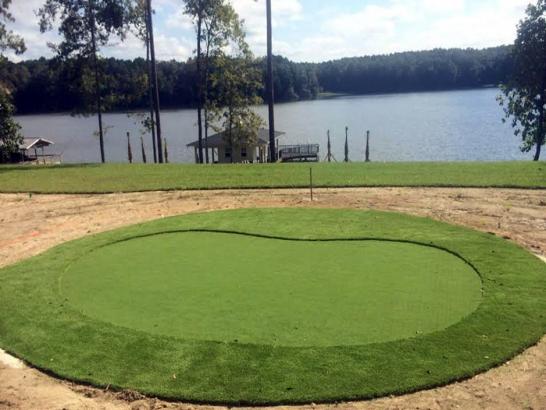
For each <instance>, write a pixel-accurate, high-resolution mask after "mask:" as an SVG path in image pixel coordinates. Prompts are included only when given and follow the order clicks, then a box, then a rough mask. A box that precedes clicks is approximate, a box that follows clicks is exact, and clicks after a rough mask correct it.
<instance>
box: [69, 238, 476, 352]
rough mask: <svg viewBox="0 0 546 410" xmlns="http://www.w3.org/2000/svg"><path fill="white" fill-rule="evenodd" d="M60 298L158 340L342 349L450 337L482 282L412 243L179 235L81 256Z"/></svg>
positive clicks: (449, 258)
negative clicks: (428, 336)
mask: <svg viewBox="0 0 546 410" xmlns="http://www.w3.org/2000/svg"><path fill="white" fill-rule="evenodd" d="M392 255H396V258H394V259H393V257H392ZM62 293H63V295H65V296H66V297H67V298H68V300H69V302H70V303H71V304H73V305H75V306H76V307H78V308H79V309H80V310H81V311H82V312H83V313H84V314H85V315H87V316H90V317H94V318H96V319H98V320H104V321H106V322H109V323H114V324H117V325H120V326H125V327H128V328H132V329H137V330H142V331H145V332H149V333H153V334H159V335H167V336H174V337H179V338H183V339H192V340H214V341H218V342H224V343H229V342H233V341H237V342H238V343H247V344H249V343H253V344H267V345H276V346H342V345H361V344H366V343H377V342H385V341H391V340H398V339H406V338H408V337H414V336H415V335H416V334H418V333H419V334H424V333H432V332H434V331H439V330H443V329H445V328H446V327H448V326H450V325H452V324H454V323H457V322H458V321H459V320H461V319H462V318H463V317H465V316H467V315H468V314H470V313H472V312H473V311H474V310H475V309H476V307H477V306H478V304H479V302H480V301H481V281H480V278H479V276H478V275H477V274H476V272H475V271H474V270H473V269H472V268H471V267H470V266H469V265H467V264H466V263H465V262H464V261H462V260H461V259H459V258H457V257H455V256H454V255H452V254H449V253H447V252H443V251H440V250H438V249H434V248H430V247H424V246H418V245H415V244H408V243H397V242H383V241H339V242H338V241H335V242H310V241H286V240H279V239H270V238H257V237H255V236H244V235H232V234H222V233H204V232H181V233H176V234H164V235H155V236H150V237H144V238H138V239H133V240H130V241H124V242H120V243H117V244H114V245H110V246H106V247H102V248H100V249H98V250H97V251H95V252H92V253H90V254H88V255H86V256H84V257H83V258H82V259H80V260H78V261H77V262H76V263H74V264H72V265H71V266H70V267H69V269H68V270H67V272H66V273H65V274H64V275H63V280H62Z"/></svg>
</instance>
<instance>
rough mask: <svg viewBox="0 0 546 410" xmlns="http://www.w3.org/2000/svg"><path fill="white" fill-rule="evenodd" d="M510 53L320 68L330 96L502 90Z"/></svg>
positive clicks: (390, 58)
mask: <svg viewBox="0 0 546 410" xmlns="http://www.w3.org/2000/svg"><path fill="white" fill-rule="evenodd" d="M510 50H511V47H507V46H501V47H494V48H487V49H483V50H475V49H435V50H430V51H417V52H404V53H394V54H388V55H377V56H369V57H354V58H343V59H341V60H335V61H328V62H324V63H320V64H317V65H316V69H317V76H318V81H319V84H320V86H321V88H322V89H323V90H324V91H326V92H334V93H343V94H375V93H391V92H410V91H432V90H449V89H461V88H476V87H484V86H497V85H499V84H500V83H501V82H502V81H504V80H505V79H506V78H507V76H508V74H509V73H510V72H511V69H512V56H511V55H510Z"/></svg>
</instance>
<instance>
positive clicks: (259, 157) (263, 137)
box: [187, 128, 285, 164]
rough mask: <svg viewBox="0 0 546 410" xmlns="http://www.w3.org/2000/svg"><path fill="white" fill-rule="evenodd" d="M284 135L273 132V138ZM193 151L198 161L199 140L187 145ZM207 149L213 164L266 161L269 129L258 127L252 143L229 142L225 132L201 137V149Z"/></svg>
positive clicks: (197, 161)
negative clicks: (205, 137)
mask: <svg viewBox="0 0 546 410" xmlns="http://www.w3.org/2000/svg"><path fill="white" fill-rule="evenodd" d="M282 135H285V133H284V132H281V131H277V132H275V139H277V138H279V137H281V136H282ZM187 146H188V148H193V149H194V152H195V162H196V163H199V154H198V152H199V141H195V142H192V143H191V144H188V145H187ZM206 149H208V150H209V158H211V159H212V162H213V163H214V164H237V163H266V162H267V161H268V158H269V130H268V129H265V128H260V129H259V130H258V138H257V139H256V141H255V142H253V143H252V144H230V143H229V140H228V138H227V137H226V136H225V132H221V133H218V134H215V135H212V136H210V137H208V138H207V139H206V140H205V139H204V138H203V150H206Z"/></svg>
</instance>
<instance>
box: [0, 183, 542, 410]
mask: <svg viewBox="0 0 546 410" xmlns="http://www.w3.org/2000/svg"><path fill="white" fill-rule="evenodd" d="M293 206H296V207H328V208H354V209H371V208H373V209H382V210H392V211H399V212H405V213H409V214H414V215H421V216H428V217H431V218H434V219H437V220H442V221H446V222H450V223H454V224H461V225H466V226H469V227H473V228H476V229H479V230H482V231H486V232H492V233H495V234H497V235H500V236H503V237H505V238H507V239H510V240H513V241H515V242H517V243H519V244H521V245H523V246H524V247H526V248H527V249H529V250H530V251H532V252H534V253H535V254H537V255H542V256H543V257H544V256H546V191H526V190H503V189H495V190H484V189H406V188H405V189H400V188H393V189H385V188H381V189H325V190H318V191H317V192H316V198H315V201H314V202H311V201H310V199H309V194H308V192H307V191H304V190H273V191H271V190H267V191H265V190H252V191H211V192H170V193H163V192H151V193H142V194H115V195H95V196H93V195H34V196H29V195H22V194H21V195H7V194H6V195H0V267H1V266H5V265H8V264H11V263H13V262H16V261H18V260H21V259H23V258H27V257H30V256H32V255H36V254H38V253H40V252H43V251H44V250H46V249H48V248H50V247H52V246H54V245H57V244H60V243H62V242H65V241H68V240H71V239H75V238H79V237H81V236H84V235H87V234H91V233H97V232H101V231H105V230H110V229H114V228H118V227H121V226H126V225H130V224H135V223H139V222H144V221H148V220H153V219H157V218H161V217H166V216H172V215H178V214H184V213H188V212H197V211H213V210H220V209H234V208H249V207H293ZM4 408H6V409H161V408H166V409H199V410H204V409H212V407H207V406H195V405H186V404H182V403H166V402H162V401H160V400H156V399H151V398H145V397H142V396H140V395H138V394H136V393H131V392H122V393H115V392H110V391H103V390H99V389H93V388H89V387H83V386H78V385H75V384H73V383H69V382H65V381H60V380H57V379H54V378H52V377H49V376H47V375H45V374H43V373H40V372H39V371H37V370H35V369H32V368H30V367H28V366H26V365H24V364H23V363H21V362H19V361H17V360H14V359H13V358H11V357H10V356H8V355H5V354H3V353H2V352H1V351H0V409H4ZM335 408H340V409H354V410H356V409H358V410H368V409H373V410H377V409H546V338H544V339H543V340H542V341H541V342H540V343H539V344H538V345H537V346H535V347H533V348H531V349H529V350H527V351H526V352H524V353H523V354H522V355H520V356H518V357H517V358H515V359H514V360H512V361H511V362H509V363H507V364H505V365H503V366H501V367H499V368H496V369H493V370H491V371H489V372H486V373H484V374H482V375H479V376H477V377H475V378H473V379H471V380H467V381H465V382H462V383H456V384H453V385H450V386H446V387H443V388H439V389H434V390H429V391H423V392H419V393H415V394H411V395H407V396H402V397H391V398H385V399H380V400H375V401H369V402H357V403H341V404H334V405H321V406H314V405H310V406H303V407H299V408H298V409H323V410H330V409H335ZM293 409H296V408H293Z"/></svg>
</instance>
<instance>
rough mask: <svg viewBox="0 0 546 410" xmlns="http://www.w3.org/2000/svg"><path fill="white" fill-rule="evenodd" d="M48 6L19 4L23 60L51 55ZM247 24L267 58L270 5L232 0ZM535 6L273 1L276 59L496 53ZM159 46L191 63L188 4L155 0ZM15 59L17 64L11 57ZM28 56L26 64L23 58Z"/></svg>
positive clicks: (132, 53) (121, 51) (130, 54)
mask: <svg viewBox="0 0 546 410" xmlns="http://www.w3.org/2000/svg"><path fill="white" fill-rule="evenodd" d="M42 1H43V0H13V4H12V11H13V14H14V16H15V17H16V18H17V22H16V23H14V24H11V25H10V28H12V29H13V30H15V31H17V32H19V33H20V34H22V35H23V36H24V37H25V39H26V41H27V46H28V49H29V50H28V51H27V53H26V54H25V55H24V56H22V58H36V57H40V56H50V55H51V52H50V50H49V49H48V47H47V42H55V41H56V40H58V39H57V37H56V34H55V33H54V32H52V33H47V34H45V35H42V34H40V33H39V30H38V28H37V27H38V26H37V18H36V17H35V15H34V10H36V9H37V8H39V6H40V4H41V3H42ZM231 1H232V3H233V5H234V7H235V9H236V10H237V12H238V13H239V14H240V16H241V17H242V18H244V19H245V22H246V29H247V35H248V41H249V43H250V45H251V47H252V49H253V51H254V52H255V54H257V55H263V54H264V53H265V0H258V1H254V0H231ZM529 1H530V0H338V1H335V0H334V1H332V0H272V3H273V14H274V36H275V45H274V47H275V53H276V54H282V55H284V56H286V57H288V58H290V59H292V60H295V61H313V62H315V61H326V60H330V59H335V58H341V57H349V56H356V55H369V54H384V53H391V52H397V51H408V50H426V49H432V48H436V47H477V48H481V47H489V46H496V45H500V44H508V43H512V42H513V41H514V39H515V35H516V24H517V23H518V21H519V20H520V19H521V18H522V17H523V14H524V10H525V6H526V5H527V4H528V3H529ZM152 2H153V5H154V8H155V9H156V15H155V26H156V43H157V46H156V47H157V53H158V57H159V58H160V59H163V60H169V59H176V60H186V59H187V58H188V57H190V56H191V55H192V53H193V51H194V48H195V46H194V33H193V27H192V25H191V21H190V20H189V19H188V18H187V17H186V16H184V15H183V14H182V0H152ZM103 53H104V54H105V55H108V56H114V57H120V58H134V57H137V56H142V55H143V47H142V45H141V44H140V42H139V41H138V40H136V39H135V38H132V37H130V38H129V39H128V40H127V41H126V42H124V43H114V44H112V46H110V47H107V48H105V49H104V50H103ZM11 58H12V59H15V58H14V57H13V56H11ZM20 58H21V57H19V59H20Z"/></svg>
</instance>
